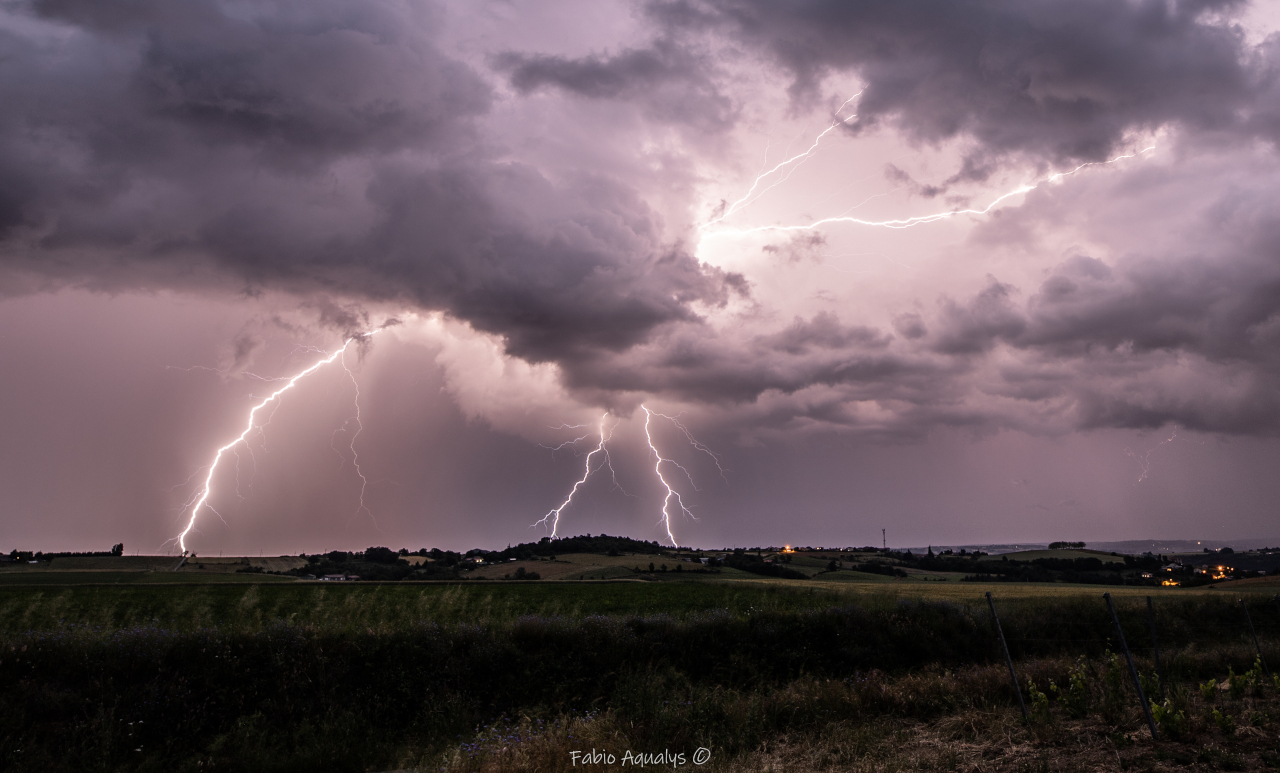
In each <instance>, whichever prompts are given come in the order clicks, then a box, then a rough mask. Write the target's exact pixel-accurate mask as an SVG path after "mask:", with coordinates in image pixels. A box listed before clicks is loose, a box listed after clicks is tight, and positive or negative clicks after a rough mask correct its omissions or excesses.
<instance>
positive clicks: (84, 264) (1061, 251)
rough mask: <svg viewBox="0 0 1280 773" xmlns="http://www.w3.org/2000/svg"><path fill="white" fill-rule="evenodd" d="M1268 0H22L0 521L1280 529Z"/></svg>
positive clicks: (522, 535)
mask: <svg viewBox="0 0 1280 773" xmlns="http://www.w3.org/2000/svg"><path fill="white" fill-rule="evenodd" d="M1277 16H1278V15H1277V13H1275V12H1274V11H1273V10H1271V9H1270V8H1268V7H1256V6H1252V5H1250V4H1248V3H1238V2H1218V1H1215V0H1187V1H1185V2H1173V1H1172V0H1169V1H1168V2H1157V1H1154V0H1153V1H1150V2H1148V1H1145V0H1144V1H1143V2H1117V1H1116V0H1069V1H1068V0H1062V1H1056V0H1055V1H1052V2H1050V1H1046V0H1031V1H1028V0H986V1H983V2H979V1H977V0H973V1H970V0H924V1H923V2H919V3H911V4H904V3H901V2H898V1H896V0H874V1H870V0H864V1H860V2H848V0H809V1H807V2H798V3H790V4H782V3H777V2H769V1H767V0H676V1H665V0H663V1H657V2H647V3H646V2H632V3H609V2H595V1H592V2H585V1H584V2H559V3H553V2H489V1H487V0H479V1H477V0H468V1H467V2H461V0H459V1H458V2H435V3H433V2H409V1H408V0H405V1H404V2H390V1H388V2H372V1H370V0H360V1H359V2H356V1H355V0H314V1H313V2H308V3H285V2H230V1H229V0H227V1H218V0H192V1H191V2H186V3H176V4H175V3H172V2H162V0H131V1H130V2H118V3H102V2H98V1H97V0H43V1H36V0H10V1H6V2H0V105H2V106H3V109H0V326H2V327H0V329H2V330H4V331H5V333H6V335H4V336H3V338H0V358H2V360H0V361H2V362H3V363H4V365H3V367H2V368H0V396H3V401H2V402H0V426H2V427H3V428H4V432H3V433H0V492H3V495H4V496H3V498H2V499H0V549H3V550H5V551H7V550H9V549H10V548H30V549H43V550H90V549H105V548H107V547H109V546H110V545H111V544H112V543H114V542H119V541H123V542H125V544H126V547H127V549H128V552H130V553H133V552H160V551H162V550H172V549H173V547H172V545H171V544H170V545H168V546H166V542H167V541H169V540H171V539H172V538H174V537H175V536H177V534H178V533H180V532H181V531H182V530H183V528H184V527H185V525H186V524H187V523H188V521H189V520H190V518H191V514H192V507H191V503H192V502H193V501H195V498H198V497H199V495H200V493H201V491H202V488H203V481H204V479H205V476H206V474H207V472H208V465H209V464H210V462H211V461H212V459H213V454H214V452H215V451H216V450H217V448H218V447H219V446H222V445H223V444H225V443H228V442H229V441H231V440H232V439H233V438H235V437H236V436H237V435H238V434H239V433H240V432H241V431H243V430H244V429H245V422H246V419H247V416H248V412H249V410H250V408H252V406H253V405H254V404H256V402H257V401H260V400H261V399H262V398H264V397H265V396H267V395H269V394H270V393H271V392H272V391H273V390H274V389H277V388H279V386H280V385H281V382H279V381H272V380H271V379H278V378H281V377H288V376H291V375H293V374H295V373H297V372H299V371H301V370H303V369H305V368H307V367H309V366H310V365H312V364H313V363H315V362H316V361H318V360H319V359H322V358H323V357H325V356H327V355H328V354H331V353H333V352H335V351H336V350H337V349H338V348H339V347H341V346H342V344H343V341H344V340H345V339H346V338H347V337H349V336H351V335H353V334H358V333H363V332H366V331H369V330H372V329H374V328H377V327H379V326H381V325H383V324H384V323H386V322H387V321H388V320H395V321H397V322H398V324H394V325H393V326H391V327H387V328H386V329H385V330H382V331H381V332H379V333H378V334H377V335H376V336H374V337H373V338H372V339H370V340H368V341H366V342H365V343H363V344H359V345H358V344H356V343H353V344H351V345H350V346H349V348H348V349H347V350H346V351H347V355H346V358H345V362H346V365H347V366H348V368H347V369H344V368H343V367H342V365H341V363H337V362H335V363H334V364H332V365H329V366H325V367H324V368H321V369H319V370H317V371H316V372H315V373H314V374H313V375H311V376H308V377H307V378H306V379H305V380H303V381H301V382H299V383H298V385H297V386H296V387H295V388H294V389H292V390H290V391H289V392H287V393H286V394H284V395H283V396H282V398H281V399H280V400H279V401H277V402H275V403H272V404H271V405H270V406H268V407H267V408H266V409H264V410H263V412H262V413H261V414H260V417H261V419H262V422H263V423H265V426H263V427H262V428H261V430H257V431H254V432H253V433H251V435H250V437H249V439H248V441H247V442H246V443H244V444H240V445H238V446H236V447H235V449H234V451H235V453H229V454H227V455H226V456H225V457H224V459H223V460H222V461H221V462H220V463H219V466H218V467H217V469H216V470H215V471H214V476H213V478H212V483H213V485H212V487H211V491H210V496H209V500H208V504H209V505H211V506H212V507H211V508H206V509H203V510H201V511H200V512H198V513H197V519H196V525H195V528H194V529H193V530H192V532H191V533H190V534H189V535H188V537H187V544H188V546H189V547H192V548H194V549H196V550H197V551H199V552H201V553H203V554H205V555H209V554H212V553H214V552H217V551H224V552H226V553H228V554H236V553H255V552H257V551H261V552H264V553H266V554H278V553H282V552H288V553H297V552H299V551H308V552H312V551H319V550H328V549H334V548H363V547H366V546H369V545H388V546H390V547H393V548H398V547H409V548H411V549H416V548H418V547H423V546H439V547H447V548H455V549H457V548H469V547H475V546H481V547H501V546H504V545H506V544H508V543H515V542H521V541H527V540H531V539H536V538H538V537H540V536H542V535H544V534H546V533H547V530H546V529H545V528H544V527H536V528H534V527H531V525H532V524H534V523H535V522H537V521H538V520H539V519H541V518H542V517H543V516H544V515H546V514H547V513H548V511H549V510H551V509H552V508H555V507H556V506H557V505H559V504H560V503H561V502H562V501H564V498H565V496H567V494H568V492H569V491H570V489H571V487H572V486H573V483H574V481H575V480H577V479H578V478H579V477H580V476H581V475H582V473H583V469H584V467H583V466H584V463H585V461H586V456H585V455H586V454H587V453H588V452H590V451H591V450H592V449H593V448H595V446H596V444H597V443H598V442H599V438H598V437H596V436H595V435H594V434H593V433H594V432H595V426H596V425H597V423H598V422H599V420H600V418H601V417H602V416H604V415H605V414H606V413H607V414H608V416H607V419H606V425H607V427H608V428H610V430H609V431H610V432H611V433H612V434H611V435H610V439H609V442H608V444H607V448H608V450H609V453H610V459H611V460H612V466H613V474H610V470H609V469H608V468H606V467H604V466H603V455H602V454H598V455H597V456H596V457H594V458H593V459H592V461H591V464H592V469H593V473H592V475H591V476H590V477H589V478H588V480H587V482H586V483H585V484H584V485H583V486H582V488H581V489H580V490H579V491H578V493H577V494H576V496H575V499H574V501H573V503H572V504H570V505H569V506H568V507H566V508H564V509H563V511H561V513H560V521H559V526H558V533H559V534H561V535H568V534H578V533H584V532H590V533H600V532H604V533H610V534H625V535H629V536H633V537H637V538H642V539H658V540H662V541H668V536H667V531H666V530H667V526H666V525H664V524H663V523H662V507H663V501H664V494H665V493H666V490H665V488H664V487H663V485H662V482H661V481H660V480H659V479H658V477H657V476H656V475H655V472H654V466H655V459H654V457H653V456H652V454H651V453H650V451H649V448H648V445H647V443H646V442H645V434H644V419H645V413H644V411H643V409H642V408H641V407H640V406H641V405H642V404H643V405H646V406H648V407H649V408H650V409H652V410H654V411H659V412H661V413H663V414H667V415H669V416H679V420H680V422H681V423H682V425H683V426H685V427H687V429H688V430H689V431H690V432H692V434H693V436H696V438H697V439H698V440H699V441H700V442H701V443H702V444H704V445H705V447H707V448H709V449H710V450H711V451H714V452H715V453H716V454H717V455H719V459H720V464H721V465H722V466H723V468H724V470H725V473H724V475H723V477H722V476H721V474H720V472H719V471H718V470H717V469H716V464H715V462H714V460H713V459H712V458H711V457H710V456H709V455H707V454H705V453H702V452H700V451H699V450H698V449H696V448H694V447H693V446H691V445H690V444H689V442H688V441H687V439H686V438H685V435H684V434H683V433H682V432H681V430H680V428H679V427H678V426H677V425H676V424H674V423H672V422H670V421H667V420H665V419H661V418H657V417H655V418H654V419H653V420H652V424H651V428H652V431H653V441H654V444H655V446H656V447H657V448H658V450H660V451H661V452H662V454H663V455H664V456H665V457H667V458H668V459H669V460H670V461H668V462H664V463H662V465H661V467H660V469H661V470H662V471H663V473H664V476H665V478H666V480H667V482H668V483H670V485H671V486H672V487H673V488H674V489H675V490H676V491H677V492H678V493H679V494H680V495H681V497H683V501H684V503H685V504H686V505H687V506H688V507H689V509H690V511H691V512H692V514H693V515H694V516H696V520H695V519H692V518H689V517H686V516H685V515H684V514H682V513H680V512H679V509H678V507H675V506H674V505H673V506H672V509H671V511H670V512H671V513H672V518H671V519H670V529H671V532H672V534H673V535H674V536H675V538H676V540H678V541H679V542H680V543H681V544H692V545H700V546H722V545H735V544H736V545H757V544H783V543H792V544H825V545H862V544H871V543H878V542H879V538H880V529H881V528H887V529H888V531H889V541H890V543H893V544H898V545H920V544H926V543H935V544H938V543H951V544H955V543H977V542H985V541H1001V542H1012V541H1026V542H1029V541H1051V540H1058V539H1070V540H1076V539H1082V540H1086V541H1087V540H1120V539H1137V538H1148V537H1150V538H1164V539H1179V538H1183V539H1197V538H1206V539H1228V540H1229V539H1233V538H1245V537H1261V538H1268V537H1271V536H1276V537H1277V539H1278V540H1280V528H1278V527H1277V518H1276V504H1275V503H1276V502H1277V501H1280V476H1277V475H1276V474H1275V473H1274V471H1275V470H1276V469H1277V464H1278V463H1280V442H1277V437H1278V436H1280V214H1278V210H1277V209H1276V206H1275V201H1277V199H1278V198H1280V155H1278V147H1280V35H1277V34H1276V30H1277V29H1280V19H1278V18H1277ZM936 215H941V217H931V216H936ZM899 226H906V227H899ZM356 385H358V389H359V393H360V399H359V411H360V421H359V424H358V425H357V423H356V422H355V421H354V419H353V417H354V415H355V412H356V410H357V408H356V399H355V395H356V388H357V386H356ZM268 420H269V423H266V422H268ZM565 425H585V426H583V428H581V429H577V430H574V429H570V428H568V427H567V426H565ZM357 427H359V428H360V429H359V435H358V436H356V429H357ZM578 438H581V439H580V440H578V441H577V442H576V443H574V444H570V445H565V446H563V447H560V448H559V450H552V449H553V448H555V447H557V446H561V444H565V443H566V442H568V441H574V440H575V439H578ZM353 449H354V451H355V452H358V454H359V457H358V461H359V463H360V466H359V470H357V468H356V467H355V466H354V464H353V462H354V461H355V459H354V458H353ZM677 464H678V465H682V466H683V467H684V470H683V471H682V470H681V469H680V467H678V466H677ZM361 472H362V473H363V474H364V477H365V478H366V480H367V483H366V484H365V485H364V504H365V508H364V509H362V508H361V505H360V493H361V488H362V483H361V479H360V473H361ZM615 481H616V485H615ZM695 486H696V488H695ZM673 501H674V500H673ZM215 511H216V512H215Z"/></svg>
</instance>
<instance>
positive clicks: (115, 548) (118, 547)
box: [111, 542, 124, 556]
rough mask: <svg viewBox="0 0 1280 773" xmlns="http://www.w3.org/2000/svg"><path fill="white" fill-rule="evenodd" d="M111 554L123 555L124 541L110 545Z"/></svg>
mask: <svg viewBox="0 0 1280 773" xmlns="http://www.w3.org/2000/svg"><path fill="white" fill-rule="evenodd" d="M111 555H113V556H123V555H124V543H123V542H117V543H116V544H114V545H112V546H111Z"/></svg>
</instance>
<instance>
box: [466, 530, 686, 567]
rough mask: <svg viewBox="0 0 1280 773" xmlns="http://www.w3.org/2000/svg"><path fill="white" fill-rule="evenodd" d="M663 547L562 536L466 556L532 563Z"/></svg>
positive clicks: (649, 552) (655, 550)
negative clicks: (557, 558)
mask: <svg viewBox="0 0 1280 773" xmlns="http://www.w3.org/2000/svg"><path fill="white" fill-rule="evenodd" d="M662 550H663V548H662V546H661V545H659V544H658V543H657V542H653V541H648V542H646V541H644V540H637V539H631V538H630V537H611V536H609V535H608V534H599V535H596V536H594V537H593V536H591V535H590V534H583V535H580V536H577V537H561V538H558V539H552V538H551V537H543V538H542V539H540V540H538V541H537V542H522V543H521V544H519V545H511V546H508V547H507V548H506V549H505V550H471V551H468V552H467V556H473V555H474V556H481V557H483V558H484V559H485V560H486V561H494V562H497V561H509V560H511V559H513V558H514V559H517V560H519V561H529V560H532V559H535V558H555V557H556V556H557V555H560V554H564V553H603V554H605V555H609V556H621V555H624V554H628V553H630V554H639V555H653V556H656V555H659V554H661V553H662Z"/></svg>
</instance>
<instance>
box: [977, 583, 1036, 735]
mask: <svg viewBox="0 0 1280 773" xmlns="http://www.w3.org/2000/svg"><path fill="white" fill-rule="evenodd" d="M987 605H988V606H990V607H991V619H992V620H995V621H996V634H997V635H999V637H1000V646H1001V647H1002V648H1003V649H1004V662H1005V664H1006V665H1007V666H1009V680H1010V681H1011V682H1013V692H1014V694H1015V695H1017V696H1018V706H1019V707H1020V708H1021V709H1022V718H1023V719H1024V720H1030V719H1031V717H1030V716H1029V715H1028V714H1027V704H1026V702H1024V701H1023V700H1022V688H1021V687H1019V686H1018V675H1017V674H1016V673H1014V670H1013V658H1012V657H1010V656H1009V644H1008V643H1007V642H1006V641H1005V640H1004V631H1003V630H1002V629H1001V628H1000V616H999V615H997V614H996V602H994V601H992V600H991V591H987Z"/></svg>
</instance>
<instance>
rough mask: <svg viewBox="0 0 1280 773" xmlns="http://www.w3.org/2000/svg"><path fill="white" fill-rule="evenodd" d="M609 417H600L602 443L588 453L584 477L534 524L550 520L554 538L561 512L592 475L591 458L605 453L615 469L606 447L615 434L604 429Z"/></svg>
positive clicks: (537, 524)
mask: <svg viewBox="0 0 1280 773" xmlns="http://www.w3.org/2000/svg"><path fill="white" fill-rule="evenodd" d="M608 418H609V414H608V413H605V414H604V415H603V416H601V417H600V424H599V425H598V427H597V428H598V429H599V431H600V443H599V444H598V445H596V447H595V450H593V451H592V452H591V453H589V454H587V463H586V468H585V469H584V470H583V471H582V477H581V478H579V479H578V481H577V482H576V483H574V484H573V488H572V489H571V490H570V491H569V496H567V497H565V500H564V501H563V502H561V503H560V506H559V507H557V508H555V509H553V510H552V511H551V512H549V513H547V514H546V515H544V516H542V519H541V520H539V521H538V522H537V523H535V524H533V525H534V526H546V525H547V522H548V521H550V523H551V538H552V539H555V538H556V536H557V530H558V529H559V528H560V514H561V513H562V512H564V509H565V508H566V507H568V506H569V503H571V502H573V495H574V494H577V493H578V489H580V488H582V486H583V484H585V483H586V482H587V478H590V477H591V458H592V457H594V456H595V455H596V454H604V459H605V465H606V466H607V467H608V468H609V469H610V470H612V469H613V462H612V461H611V460H610V459H609V451H608V449H606V448H605V443H607V442H608V441H609V438H610V437H612V436H613V431H612V430H610V431H609V434H608V435H606V434H605V431H604V423H605V420H606V419H608ZM585 437H586V435H583V436H582V437H580V438H578V439H577V440H571V441H568V442H566V443H561V444H560V445H558V446H556V449H560V448H564V447H565V446H566V445H572V444H573V443H576V442H578V440H582V439H583V438H585ZM613 482H614V484H615V485H616V484H617V482H618V479H617V477H616V476H615V477H614V479H613Z"/></svg>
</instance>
